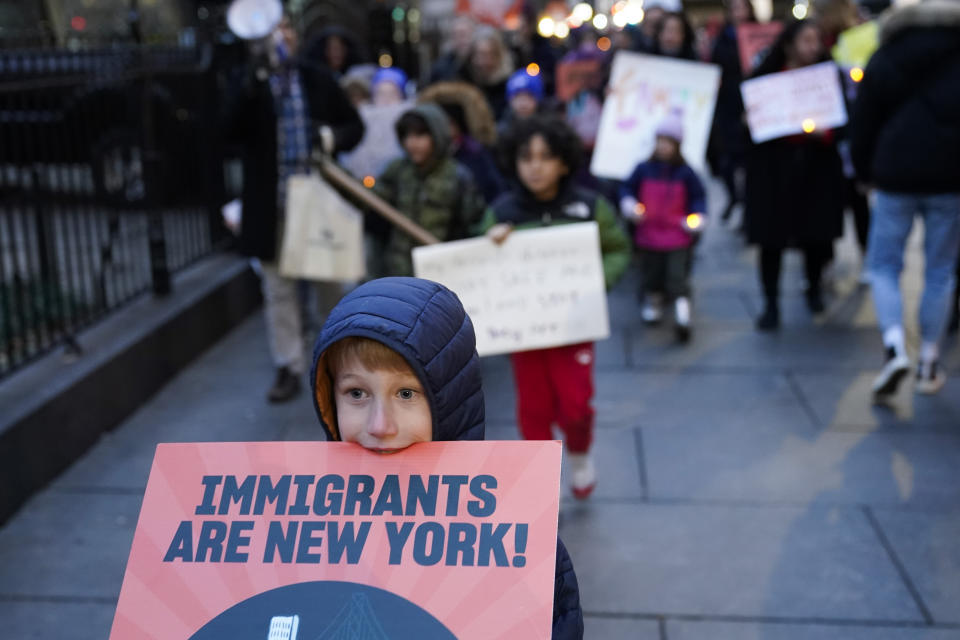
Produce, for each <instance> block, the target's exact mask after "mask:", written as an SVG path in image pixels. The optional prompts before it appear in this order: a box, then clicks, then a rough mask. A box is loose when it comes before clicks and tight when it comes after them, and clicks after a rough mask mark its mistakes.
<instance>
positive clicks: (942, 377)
mask: <svg viewBox="0 0 960 640" xmlns="http://www.w3.org/2000/svg"><path fill="white" fill-rule="evenodd" d="M946 383H947V374H945V373H944V372H943V369H941V368H940V363H939V362H937V361H936V360H934V361H932V362H921V363H920V365H919V366H918V367H917V381H916V384H914V386H913V390H914V391H916V392H917V393H922V394H923V395H927V396H932V395H933V394H935V393H937V392H938V391H940V389H943V385H945V384H946Z"/></svg>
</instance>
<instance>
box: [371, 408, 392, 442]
mask: <svg viewBox="0 0 960 640" xmlns="http://www.w3.org/2000/svg"><path fill="white" fill-rule="evenodd" d="M367 432H368V433H369V434H370V435H372V436H376V437H377V438H386V437H389V436H392V435H396V433H397V423H396V420H395V419H394V416H393V411H392V410H391V408H390V406H389V405H388V404H386V403H384V402H377V403H376V407H374V410H373V413H372V414H371V415H370V420H369V422H368V424H367Z"/></svg>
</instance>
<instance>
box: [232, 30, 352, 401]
mask: <svg viewBox="0 0 960 640" xmlns="http://www.w3.org/2000/svg"><path fill="white" fill-rule="evenodd" d="M275 36H276V37H275V38H274V37H271V38H270V39H268V40H267V41H265V42H259V43H256V46H258V47H260V50H259V51H257V52H255V54H254V57H253V59H252V61H251V64H250V67H249V69H247V70H246V72H245V73H244V74H243V75H241V76H239V77H238V78H236V79H235V82H234V84H233V86H232V87H231V88H230V91H229V93H228V96H227V99H226V100H225V103H224V109H223V111H224V112H223V114H222V119H221V122H223V126H224V128H225V134H226V137H227V139H228V140H231V141H233V142H234V143H237V144H239V145H240V147H241V154H242V161H243V192H242V202H243V220H242V224H241V227H240V233H239V241H238V245H239V249H240V252H241V253H243V254H244V255H247V256H250V257H253V258H258V259H259V260H260V263H261V265H262V275H263V293H264V299H265V307H264V309H265V312H266V317H267V331H268V335H269V337H270V346H271V352H272V355H273V360H274V364H275V365H276V367H277V376H276V381H275V382H274V385H273V386H272V387H271V389H270V391H269V392H268V399H269V400H270V401H271V402H283V401H286V400H289V399H290V398H292V397H293V396H294V395H296V393H297V392H298V391H299V381H300V376H301V375H302V374H303V372H304V371H305V369H306V366H305V364H306V363H305V362H304V358H303V342H302V320H301V309H300V304H299V302H298V294H297V291H296V282H295V281H293V280H290V279H288V278H284V277H282V276H280V274H279V270H278V268H277V265H276V262H277V259H278V256H277V253H278V250H279V245H280V242H281V235H282V234H281V227H282V220H283V215H284V208H285V205H286V202H285V200H286V199H285V194H286V189H285V185H286V182H285V179H286V177H288V176H290V175H293V174H298V173H307V172H308V171H309V162H310V155H311V152H312V149H313V148H315V147H321V148H322V149H323V150H324V151H325V152H327V153H335V152H338V151H346V150H348V149H351V148H353V147H354V146H356V145H357V143H359V142H360V139H361V138H362V137H363V121H362V120H361V119H360V116H359V114H358V113H357V112H356V110H355V109H354V108H353V106H352V105H351V104H350V101H349V100H348V98H347V96H346V94H345V93H344V92H343V90H342V89H341V88H340V86H339V85H338V84H337V82H336V81H335V80H334V78H333V76H332V75H331V73H330V72H329V71H328V70H327V69H325V68H324V67H320V66H317V65H313V64H309V63H306V62H304V61H303V60H302V59H298V58H297V57H296V53H297V35H296V33H295V32H294V31H293V29H292V28H291V26H290V23H289V20H287V19H286V18H284V21H283V22H281V24H280V26H279V27H278V31H277V33H276V34H275ZM274 46H275V47H276V48H274ZM265 47H269V49H267V48H265ZM281 134H282V135H283V136H284V141H285V143H281V142H280V141H279V140H280V136H281ZM278 147H280V149H278ZM281 154H282V157H283V158H284V160H283V162H282V163H281V161H280V157H281Z"/></svg>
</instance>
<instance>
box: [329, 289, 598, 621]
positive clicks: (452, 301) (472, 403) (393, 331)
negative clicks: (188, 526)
mask: <svg viewBox="0 0 960 640" xmlns="http://www.w3.org/2000/svg"><path fill="white" fill-rule="evenodd" d="M348 337H362V338H370V339H372V340H376V341H378V342H380V343H382V344H384V345H386V346H387V347H389V348H391V349H393V350H394V351H396V352H397V353H399V354H400V355H401V356H403V358H404V359H405V360H406V361H407V363H408V364H409V365H410V368H411V369H413V372H414V373H415V374H416V375H417V378H419V379H420V381H421V382H422V383H423V386H424V390H425V393H426V394H427V399H428V401H429V403H430V412H431V415H432V416H433V440H435V441H442V440H483V437H484V405H483V389H482V387H481V380H480V358H479V357H478V356H477V349H476V337H475V335H474V332H473V324H472V323H471V322H470V318H469V316H467V314H466V312H465V311H464V310H463V305H462V304H460V300H459V299H458V298H457V296H456V295H455V294H454V293H453V292H451V291H450V290H449V289H447V288H446V287H444V286H443V285H440V284H437V283H436V282H431V281H429V280H421V279H418V278H382V279H380V280H373V281H371V282H367V283H366V284H364V285H361V286H360V287H358V288H356V289H354V290H353V291H352V292H350V293H349V294H347V295H346V296H345V297H344V298H343V300H341V301H340V303H339V304H338V305H337V306H336V307H335V308H334V309H333V311H331V312H330V316H329V317H328V318H327V322H326V324H325V325H324V327H323V330H322V331H321V333H320V337H319V338H318V339H317V344H316V347H315V349H314V355H313V368H312V370H311V372H310V386H311V388H312V389H313V402H314V408H315V409H316V411H317V417H318V418H320V424H321V425H322V426H323V429H324V431H325V432H326V434H327V438H328V439H330V440H339V439H340V438H339V433H338V431H337V427H336V409H335V405H334V401H333V393H332V381H331V380H330V376H329V374H328V373H327V367H326V364H325V362H324V352H325V351H326V350H327V349H328V348H329V347H330V346H331V345H332V344H333V343H334V342H337V341H338V340H341V339H343V338H348ZM553 598H554V600H553V639H554V640H576V639H578V638H582V637H583V613H582V611H581V609H580V591H579V588H578V587H577V576H576V574H575V573H574V570H573V563H572V562H571V561H570V556H569V554H568V553H567V550H566V548H565V547H564V546H563V543H562V542H561V541H560V540H559V538H558V539H557V564H556V573H555V580H554V594H553Z"/></svg>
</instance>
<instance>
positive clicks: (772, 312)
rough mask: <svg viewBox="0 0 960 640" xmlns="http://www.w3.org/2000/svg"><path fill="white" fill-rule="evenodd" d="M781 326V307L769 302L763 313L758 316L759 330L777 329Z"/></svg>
mask: <svg viewBox="0 0 960 640" xmlns="http://www.w3.org/2000/svg"><path fill="white" fill-rule="evenodd" d="M779 328H780V309H779V307H777V305H775V304H768V305H767V306H766V308H765V309H764V310H763V313H762V314H761V315H760V317H759V318H757V330H758V331H776V330H777V329H779Z"/></svg>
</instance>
